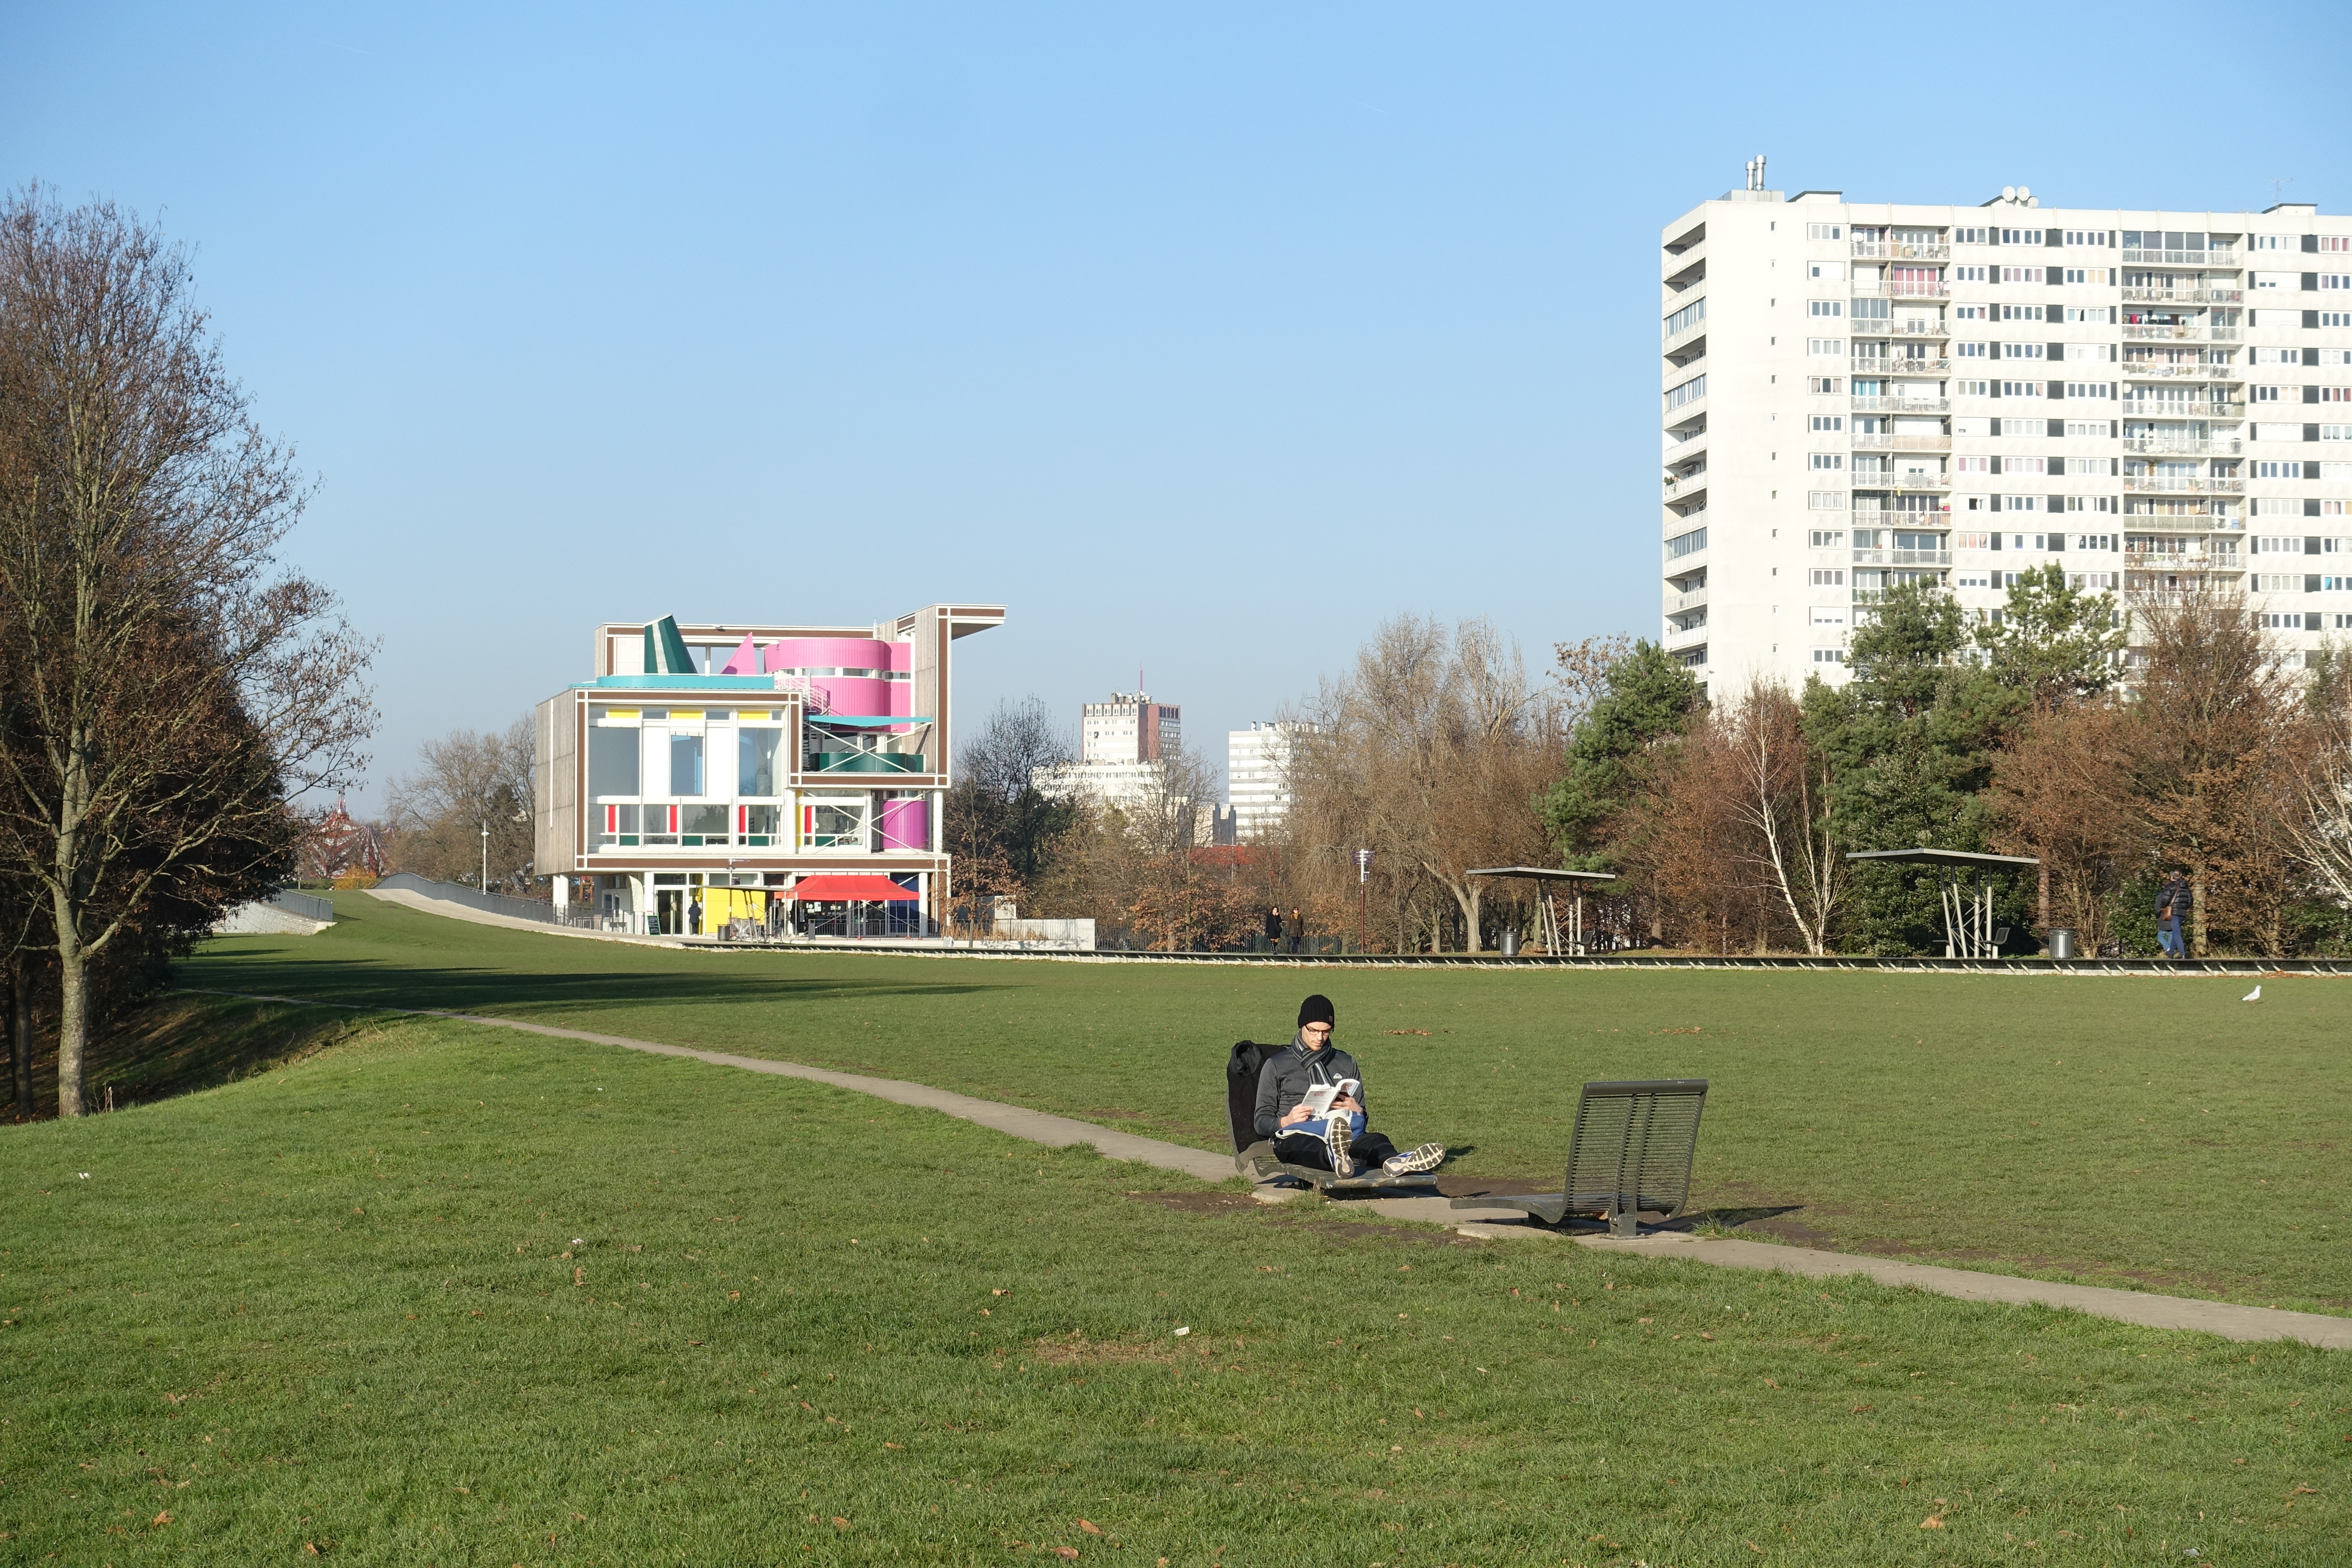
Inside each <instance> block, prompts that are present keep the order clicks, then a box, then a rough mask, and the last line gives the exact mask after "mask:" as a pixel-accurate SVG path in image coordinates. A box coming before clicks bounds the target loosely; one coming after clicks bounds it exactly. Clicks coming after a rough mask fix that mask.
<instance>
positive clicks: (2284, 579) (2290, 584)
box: [2254, 572, 2303, 619]
mask: <svg viewBox="0 0 2352 1568" xmlns="http://www.w3.org/2000/svg"><path fill="white" fill-rule="evenodd" d="M2302 589H2303V575H2302V574H2300V573H2284V572H2257V573H2256V574H2254V592H2255V593H2257V594H2294V593H2300V592H2301V591H2302ZM2297 618H2298V619H2299V618H2300V617H2297Z"/></svg>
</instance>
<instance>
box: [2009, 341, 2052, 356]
mask: <svg viewBox="0 0 2352 1568" xmlns="http://www.w3.org/2000/svg"><path fill="white" fill-rule="evenodd" d="M2046 352H2047V351H2046V350H2045V349H2044V347H2043V345H2042V344H2040V343H2003V344H2001V345H2000V357H2001V358H2003V359H2040V358H2042V355H2043V353H2046Z"/></svg>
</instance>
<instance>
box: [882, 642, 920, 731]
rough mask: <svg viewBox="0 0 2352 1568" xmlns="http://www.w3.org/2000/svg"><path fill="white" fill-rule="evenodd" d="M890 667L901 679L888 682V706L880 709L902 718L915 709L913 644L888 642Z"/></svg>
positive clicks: (894, 716)
mask: <svg viewBox="0 0 2352 1568" xmlns="http://www.w3.org/2000/svg"><path fill="white" fill-rule="evenodd" d="M890 668H891V669H892V670H893V671H895V672H897V673H898V675H899V676H900V678H901V679H897V680H893V681H892V682H890V706H889V707H887V708H885V709H883V710H881V711H882V712H885V713H887V714H889V715H890V716H891V717H893V718H896V719H904V718H906V717H908V715H909V714H911V713H913V712H914V710H915V681H914V669H915V645H914V644H913V643H910V642H894V643H892V644H890Z"/></svg>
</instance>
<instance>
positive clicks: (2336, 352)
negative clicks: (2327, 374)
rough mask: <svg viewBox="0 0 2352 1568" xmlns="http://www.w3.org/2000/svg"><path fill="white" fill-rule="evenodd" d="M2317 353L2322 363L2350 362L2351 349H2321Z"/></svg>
mask: <svg viewBox="0 0 2352 1568" xmlns="http://www.w3.org/2000/svg"><path fill="white" fill-rule="evenodd" d="M2318 353H2319V363H2322V364H2352V349H2321V350H2319V351H2318Z"/></svg>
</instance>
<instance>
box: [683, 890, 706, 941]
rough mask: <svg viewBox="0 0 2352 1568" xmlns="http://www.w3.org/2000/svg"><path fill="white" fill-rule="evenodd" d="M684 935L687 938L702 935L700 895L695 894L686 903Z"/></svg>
mask: <svg viewBox="0 0 2352 1568" xmlns="http://www.w3.org/2000/svg"><path fill="white" fill-rule="evenodd" d="M686 934H687V935H688V936H700V935H701V934H702V895H701V894H700V893H697V894H695V895H694V896H693V897H692V899H691V900H688V903H687V906H686Z"/></svg>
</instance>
